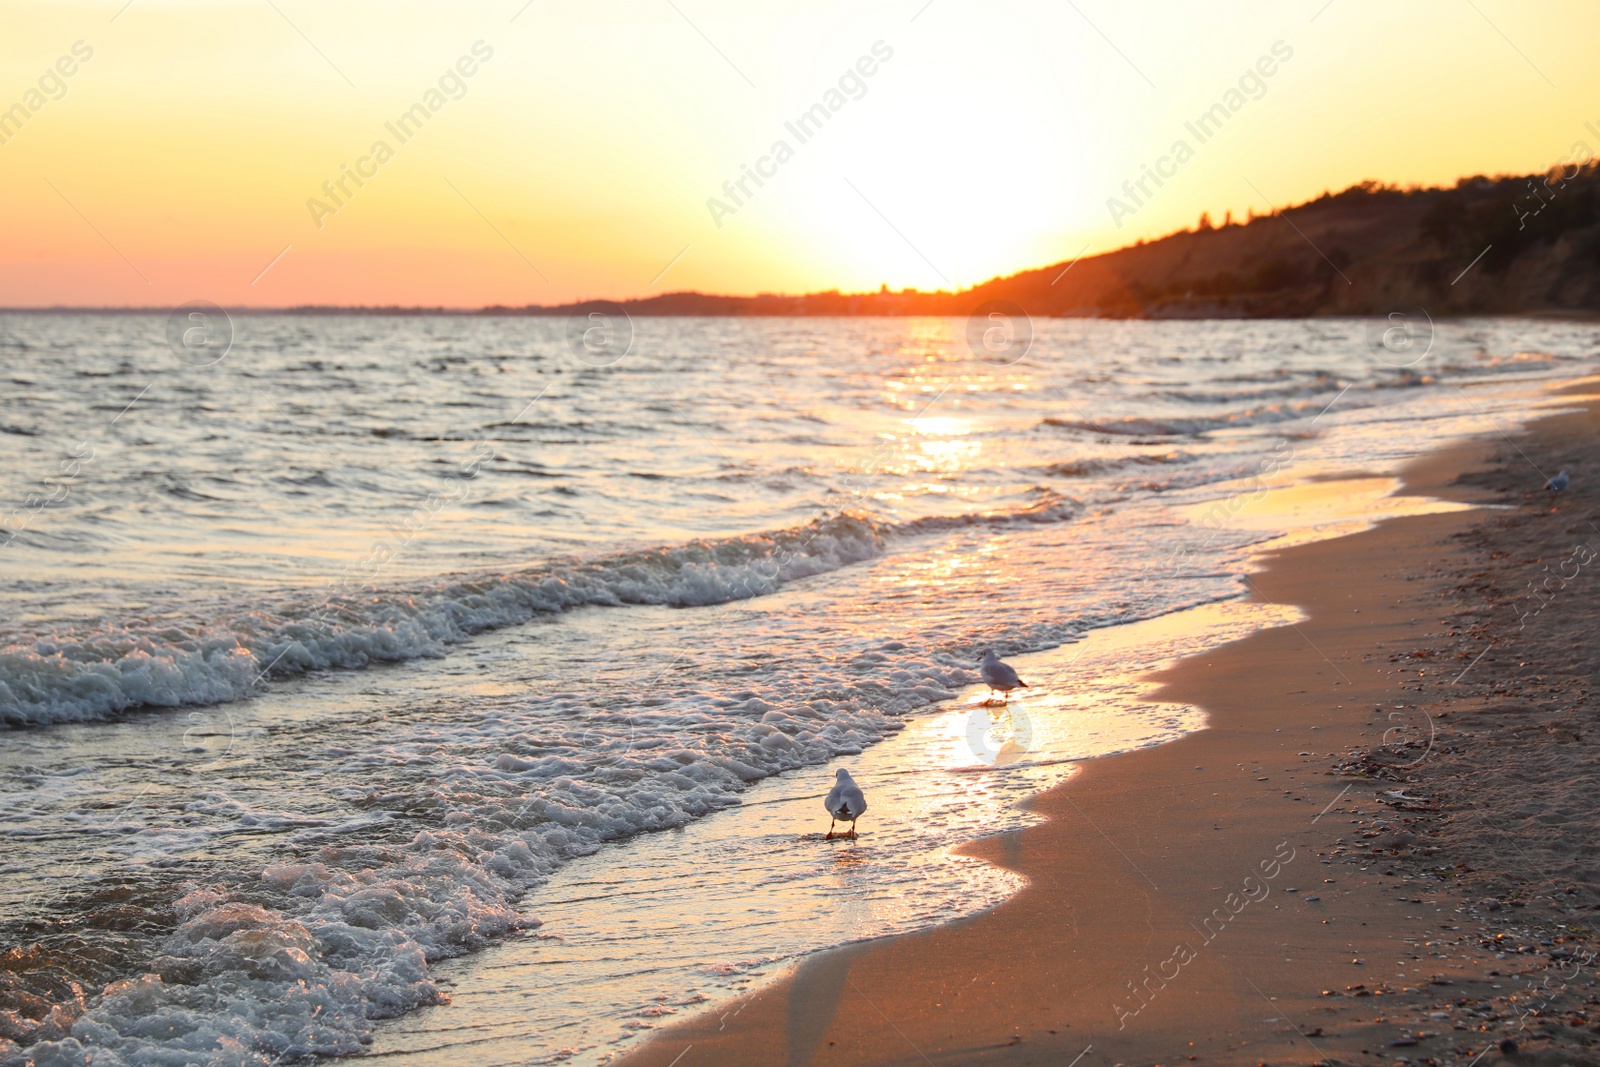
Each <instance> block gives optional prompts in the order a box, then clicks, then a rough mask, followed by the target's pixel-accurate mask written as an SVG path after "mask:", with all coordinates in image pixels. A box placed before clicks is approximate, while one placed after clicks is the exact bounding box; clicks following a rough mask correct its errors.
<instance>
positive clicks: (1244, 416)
mask: <svg viewBox="0 0 1600 1067" xmlns="http://www.w3.org/2000/svg"><path fill="white" fill-rule="evenodd" d="M1327 403H1328V402H1327V401H1326V400H1323V399H1321V398H1320V397H1319V398H1317V399H1308V400H1299V401H1294V402H1279V403H1273V404H1263V405H1260V406H1259V407H1253V408H1246V409H1244V410H1243V411H1235V412H1230V413H1228V414H1226V415H1210V416H1206V415H1195V416H1184V415H1172V416H1147V415H1124V416H1122V417H1121V418H1107V419H1099V420H1096V421H1093V422H1090V421H1086V420H1081V419H1063V418H1058V417H1055V416H1052V417H1050V418H1047V419H1042V420H1040V422H1039V425H1040V426H1042V427H1050V428H1052V429H1066V430H1076V431H1080V432H1084V433H1092V434H1099V435H1112V436H1116V437H1198V436H1200V435H1201V434H1206V433H1210V432H1211V431H1212V430H1221V429H1239V428H1242V427H1246V426H1259V425H1261V424H1263V423H1273V422H1287V421H1289V420H1291V419H1299V418H1304V417H1305V416H1306V415H1308V414H1312V413H1315V412H1318V411H1321V410H1322V409H1323V408H1325V407H1326V406H1327Z"/></svg>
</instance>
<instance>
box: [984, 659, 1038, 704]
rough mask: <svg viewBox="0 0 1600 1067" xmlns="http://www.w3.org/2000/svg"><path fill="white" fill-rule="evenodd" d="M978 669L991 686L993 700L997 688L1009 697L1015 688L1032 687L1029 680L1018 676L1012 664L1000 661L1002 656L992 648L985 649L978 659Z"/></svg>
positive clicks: (991, 699)
mask: <svg viewBox="0 0 1600 1067" xmlns="http://www.w3.org/2000/svg"><path fill="white" fill-rule="evenodd" d="M978 671H979V673H980V674H982V675H983V683H984V684H985V685H987V686H988V687H989V700H990V701H991V702H992V701H993V700H994V693H995V690H999V691H1000V692H1001V693H1003V694H1005V695H1006V696H1007V697H1009V696H1010V695H1011V691H1012V690H1013V689H1028V688H1031V687H1030V686H1029V685H1028V683H1027V682H1024V681H1023V680H1022V679H1021V678H1018V677H1017V672H1016V671H1015V670H1013V669H1012V667H1011V665H1010V664H1008V663H1002V662H1000V657H999V656H997V655H995V654H994V649H992V648H988V649H984V652H983V655H982V656H981V657H980V658H979V660H978ZM1003 702H1004V701H1003V700H1002V703H1003Z"/></svg>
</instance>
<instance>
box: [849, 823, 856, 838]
mask: <svg viewBox="0 0 1600 1067" xmlns="http://www.w3.org/2000/svg"><path fill="white" fill-rule="evenodd" d="M855 839H856V821H855V820H854V819H851V820H850V840H852V841H854V840H855Z"/></svg>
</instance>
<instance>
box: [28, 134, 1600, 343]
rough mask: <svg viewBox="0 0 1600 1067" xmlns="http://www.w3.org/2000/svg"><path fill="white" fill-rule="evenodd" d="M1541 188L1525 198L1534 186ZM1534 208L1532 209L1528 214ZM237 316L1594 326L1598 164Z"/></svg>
mask: <svg viewBox="0 0 1600 1067" xmlns="http://www.w3.org/2000/svg"><path fill="white" fill-rule="evenodd" d="M1535 187H1537V188H1539V189H1542V190H1543V192H1541V193H1540V194H1539V195H1538V196H1533V197H1532V199H1530V196H1531V195H1532V194H1530V193H1529V192H1528V190H1529V189H1530V188H1535ZM1535 203H1536V204H1537V207H1536V209H1531V208H1533V206H1534V204H1535ZM171 310H172V309H171V308H170V307H155V308H150V307H103V306H102V307H70V306H62V305H55V306H51V307H17V308H5V309H0V313H7V314H152V315H153V314H161V315H165V314H169V313H170V312H171ZM227 310H228V312H229V313H230V314H240V315H285V314H292V315H390V316H418V315H434V316H445V315H460V316H505V317H510V316H527V317H561V316H569V315H584V314H588V313H590V312H595V311H600V312H605V313H607V314H615V313H617V312H618V311H619V310H620V311H622V312H625V313H627V314H628V315H629V316H640V317H651V316H655V317H663V318H687V317H696V318H779V317H828V318H837V317H848V318H867V317H884V318H907V317H934V316H944V317H961V318H965V317H968V316H971V315H974V314H989V313H992V312H999V313H1003V314H1006V315H1008V316H1011V317H1015V316H1017V315H1019V314H1025V315H1027V316H1028V317H1031V318H1042V319H1048V318H1083V319H1091V318H1092V319H1181V320H1191V321H1192V320H1206V319H1304V318H1327V317H1365V316H1372V315H1388V314H1391V313H1402V314H1408V313H1410V312H1411V311H1413V310H1425V311H1426V312H1427V314H1428V315H1429V316H1430V317H1438V318H1459V317H1463V316H1489V315H1531V316H1541V317H1551V316H1555V317H1573V318H1589V317H1593V316H1595V315H1600V163H1596V162H1585V163H1582V164H1577V163H1574V165H1573V166H1572V167H1571V168H1568V169H1563V168H1562V167H1559V166H1558V167H1552V168H1551V170H1550V171H1549V172H1548V173H1546V174H1538V175H1532V176H1526V175H1523V176H1515V177H1497V178H1486V177H1471V178H1463V179H1462V180H1461V181H1459V182H1457V183H1456V184H1455V186H1454V187H1452V188H1448V189H1445V188H1427V189H1401V188H1398V187H1395V186H1385V185H1382V184H1380V183H1378V182H1370V181H1369V182H1362V183H1361V184H1359V185H1354V186H1351V187H1350V188H1348V189H1345V190H1344V191H1343V192H1339V193H1324V194H1323V195H1322V196H1320V197H1318V198H1317V199H1315V200H1311V201H1308V202H1306V203H1304V204H1297V205H1294V206H1292V207H1289V208H1285V209H1283V210H1281V211H1277V212H1274V213H1273V214H1270V215H1251V216H1249V217H1247V218H1246V219H1245V220H1243V221H1242V222H1239V221H1235V220H1233V218H1232V217H1231V216H1230V217H1225V218H1224V219H1223V221H1222V222H1221V224H1219V225H1213V224H1212V223H1211V220H1210V218H1209V217H1208V216H1205V215H1202V216H1201V218H1200V221H1199V222H1198V223H1197V225H1196V226H1195V228H1194V229H1189V230H1180V231H1178V232H1176V233H1172V234H1168V235H1167V236H1165V237H1161V238H1158V239H1157V240H1154V241H1142V240H1141V241H1139V242H1138V243H1136V244H1132V245H1127V246H1125V247H1123V248H1119V249H1116V250H1114V251H1110V252H1103V253H1100V254H1098V255H1093V256H1083V257H1080V258H1078V259H1073V260H1069V261H1065V262H1061V263H1055V264H1051V265H1049V266H1046V267H1039V268H1035V269H1032V270H1025V271H1021V272H1018V273H1016V274H1012V275H1009V276H1007V277H1003V278H993V279H991V280H989V281H987V282H984V283H982V284H980V285H976V286H973V287H972V288H969V289H963V290H959V291H955V292H951V291H948V290H943V289H940V290H934V291H931V292H924V291H921V290H917V289H901V290H899V291H891V290H889V289H888V287H887V286H885V287H883V288H881V289H879V290H878V291H876V292H863V293H842V292H839V291H837V290H829V291H825V292H815V293H804V294H797V295H787V294H778V293H759V294H756V295H754V296H725V295H718V294H714V293H700V292H690V291H681V292H674V293H662V294H659V295H655V296H648V297H641V298H634V299H627V300H606V299H592V300H579V301H572V302H569V303H566V304H557V305H541V304H527V305H524V306H521V307H510V306H506V305H503V304H491V305H486V306H483V307H478V308H466V307H444V306H433V307H428V306H400V305H380V306H364V305H357V306H330V305H298V306H296V305H291V306H288V307H240V308H231V307H230V308H228V309H227Z"/></svg>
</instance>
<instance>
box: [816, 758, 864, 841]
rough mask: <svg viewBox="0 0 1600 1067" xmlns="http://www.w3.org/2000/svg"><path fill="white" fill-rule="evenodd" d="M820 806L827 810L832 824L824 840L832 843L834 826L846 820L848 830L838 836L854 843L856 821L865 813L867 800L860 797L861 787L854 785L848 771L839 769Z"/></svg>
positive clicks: (854, 781)
mask: <svg viewBox="0 0 1600 1067" xmlns="http://www.w3.org/2000/svg"><path fill="white" fill-rule="evenodd" d="M822 804H823V807H825V808H827V809H828V814H829V815H830V816H832V817H833V822H830V823H829V824H828V836H827V837H826V838H825V839H824V840H827V841H832V840H833V837H834V834H833V827H834V824H835V823H840V822H843V821H845V820H846V819H848V820H849V821H850V829H849V830H848V831H846V832H845V833H842V834H840V835H839V836H840V837H848V838H849V839H850V840H852V841H854V840H855V838H856V820H857V819H859V818H861V816H863V815H865V814H866V813H867V798H866V797H865V796H864V795H862V792H861V787H860V786H859V785H856V780H855V779H854V778H852V777H850V772H849V771H847V770H845V769H844V768H843V767H841V768H839V773H838V774H837V775H836V776H835V780H834V783H833V788H832V789H830V790H829V791H828V799H826V800H824V801H823V802H822Z"/></svg>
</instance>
